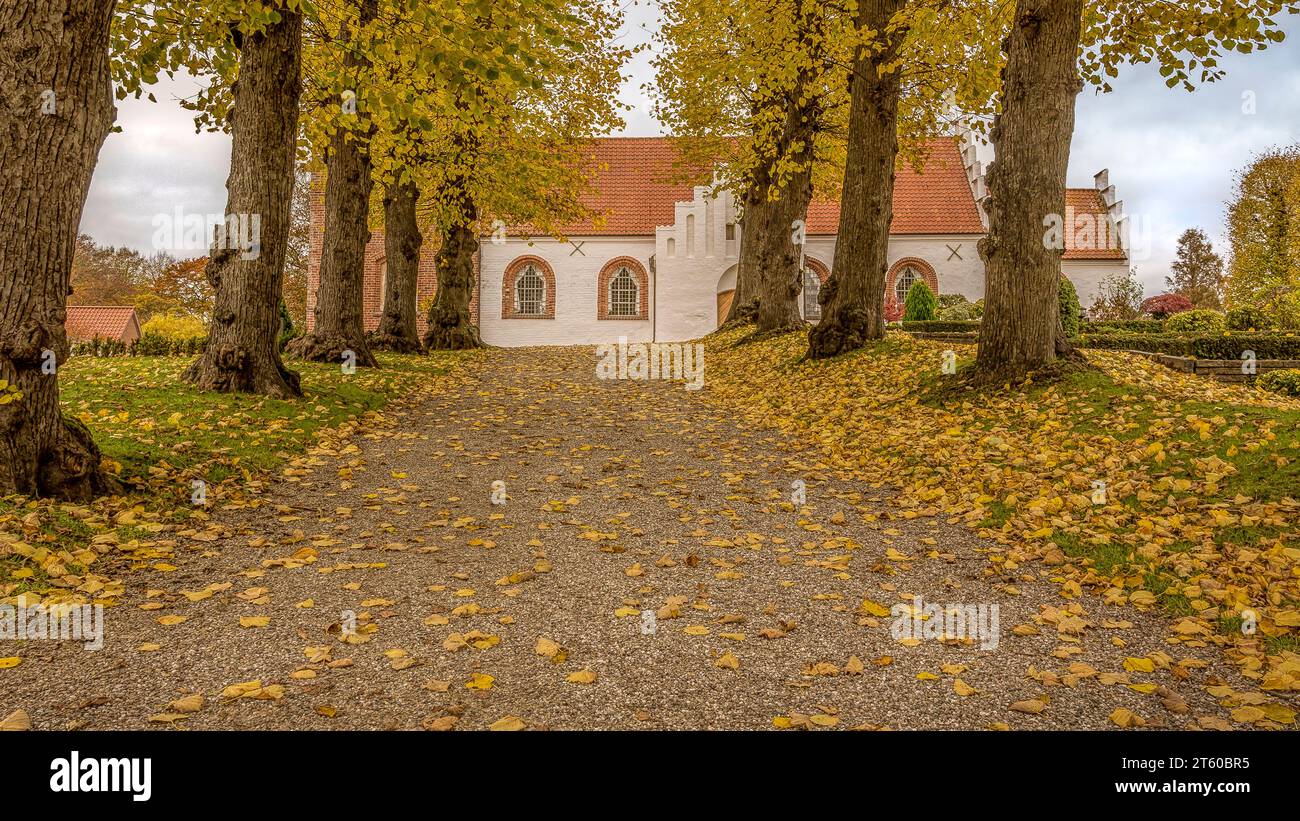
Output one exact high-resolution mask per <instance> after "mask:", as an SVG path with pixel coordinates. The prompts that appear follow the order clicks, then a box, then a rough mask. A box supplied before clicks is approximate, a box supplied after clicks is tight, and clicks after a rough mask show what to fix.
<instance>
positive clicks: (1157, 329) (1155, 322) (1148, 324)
mask: <svg viewBox="0 0 1300 821" xmlns="http://www.w3.org/2000/svg"><path fill="white" fill-rule="evenodd" d="M1081 324H1082V327H1081V329H1080V330H1082V332H1083V333H1085V334H1162V333H1164V332H1165V323H1164V320H1160V319H1113V320H1104V321H1100V322H1083V323H1081Z"/></svg>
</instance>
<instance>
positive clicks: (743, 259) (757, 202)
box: [719, 181, 768, 330]
mask: <svg viewBox="0 0 1300 821" xmlns="http://www.w3.org/2000/svg"><path fill="white" fill-rule="evenodd" d="M741 207H742V211H741V219H740V259H739V260H738V262H737V264H736V292H735V294H734V295H733V296H732V298H731V308H729V309H728V310H727V317H726V320H725V321H724V322H723V323H722V327H723V328H727V327H731V326H734V325H736V324H740V323H749V322H755V321H757V319H758V294H757V280H758V277H759V270H760V269H759V268H758V263H757V259H756V257H757V251H758V249H759V243H758V242H745V237H746V236H747V235H748V234H749V226H750V224H751V223H752V224H753V225H754V226H755V227H754V231H755V232H758V231H759V230H760V229H759V228H758V226H760V225H763V224H764V223H765V222H766V221H767V220H766V217H765V215H764V212H765V210H766V209H767V207H768V203H767V197H766V196H764V195H763V192H762V191H761V189H760V186H759V184H758V183H757V182H756V181H750V183H749V185H748V186H747V187H746V189H745V195H744V198H743V200H742V206H741ZM719 330H721V329H719Z"/></svg>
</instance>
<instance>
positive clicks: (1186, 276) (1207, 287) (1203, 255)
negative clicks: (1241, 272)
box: [1165, 228, 1223, 311]
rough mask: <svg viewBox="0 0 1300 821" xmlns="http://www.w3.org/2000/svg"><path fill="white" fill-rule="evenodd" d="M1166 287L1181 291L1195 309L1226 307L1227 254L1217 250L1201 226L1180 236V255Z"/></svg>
mask: <svg viewBox="0 0 1300 821" xmlns="http://www.w3.org/2000/svg"><path fill="white" fill-rule="evenodd" d="M1169 270H1170V271H1171V273H1170V275H1169V276H1167V277H1165V287H1167V288H1169V290H1170V291H1172V292H1173V293H1176V294H1181V295H1183V296H1185V297H1187V299H1188V300H1189V301H1190V302H1191V303H1192V306H1193V307H1195V308H1207V309H1210V310H1214V311H1218V310H1221V309H1222V308H1223V257H1221V256H1219V255H1218V254H1216V253H1214V246H1213V245H1212V244H1211V243H1210V238H1209V237H1207V236H1206V235H1205V232H1204V231H1202V230H1201V229H1199V228H1188V229H1187V230H1186V231H1184V232H1183V235H1182V236H1181V237H1179V238H1178V256H1177V259H1175V260H1174V262H1173V264H1172V265H1170V266H1169Z"/></svg>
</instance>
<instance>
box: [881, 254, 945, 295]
mask: <svg viewBox="0 0 1300 821" xmlns="http://www.w3.org/2000/svg"><path fill="white" fill-rule="evenodd" d="M917 282H924V283H925V284H926V285H928V286H930V290H931V291H932V292H933V293H934V294H935V296H938V295H939V277H938V276H937V275H936V274H935V272H934V268H932V267H931V266H930V263H928V262H926V261H925V260H923V259H920V258H919V257H904V258H903V259H900V260H899V261H898V262H895V263H894V266H893V267H892V268H890V269H889V273H888V274H887V275H886V276H885V303H886V304H888V303H889V302H891V301H894V302H897V303H898V304H899V306H900V307H901V306H902V305H903V303H904V302H907V292H908V291H910V290H911V289H912V286H913V285H915V284H916V283H917Z"/></svg>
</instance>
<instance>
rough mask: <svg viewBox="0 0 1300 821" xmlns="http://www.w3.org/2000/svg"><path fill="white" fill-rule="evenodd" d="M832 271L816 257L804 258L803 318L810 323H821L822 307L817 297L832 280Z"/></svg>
mask: <svg viewBox="0 0 1300 821" xmlns="http://www.w3.org/2000/svg"><path fill="white" fill-rule="evenodd" d="M830 276H831V270H830V269H829V268H827V267H826V263H824V262H822V261H821V260H819V259H815V258H814V257H804V268H803V318H804V319H806V320H808V321H810V322H819V321H821V318H822V306H821V303H819V302H818V301H817V297H818V296H819V295H820V294H821V292H822V286H823V285H825V284H826V280H828V279H830Z"/></svg>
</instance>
